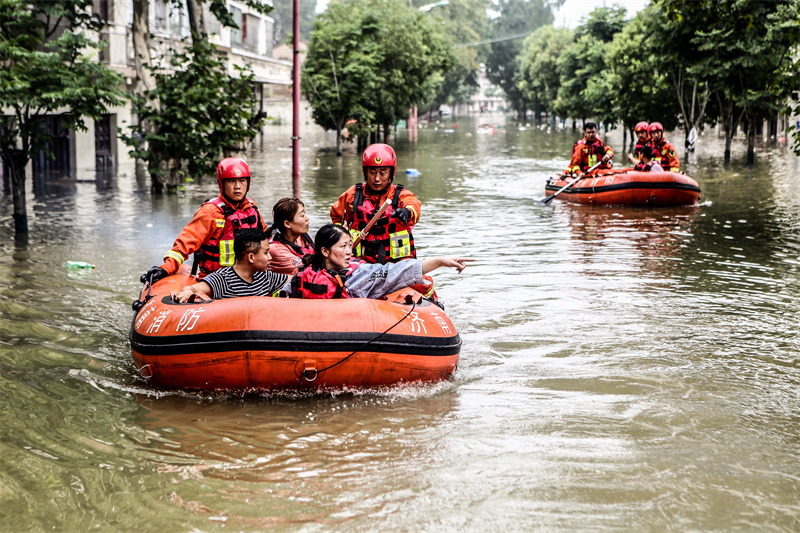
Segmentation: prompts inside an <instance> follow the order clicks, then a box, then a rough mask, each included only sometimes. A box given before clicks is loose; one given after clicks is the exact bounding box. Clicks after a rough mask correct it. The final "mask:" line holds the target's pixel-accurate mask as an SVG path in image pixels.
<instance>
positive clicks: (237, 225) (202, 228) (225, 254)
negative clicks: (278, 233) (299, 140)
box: [141, 157, 267, 283]
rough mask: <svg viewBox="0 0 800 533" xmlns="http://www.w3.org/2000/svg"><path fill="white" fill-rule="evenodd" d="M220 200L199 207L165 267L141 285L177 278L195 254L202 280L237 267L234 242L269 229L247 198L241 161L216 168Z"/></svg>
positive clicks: (247, 175)
mask: <svg viewBox="0 0 800 533" xmlns="http://www.w3.org/2000/svg"><path fill="white" fill-rule="evenodd" d="M217 183H218V184H219V196H218V197H216V198H214V199H213V200H209V201H207V202H205V203H204V204H203V205H201V206H200V209H198V210H197V212H196V213H195V214H194V217H193V218H192V220H191V221H190V222H189V223H188V224H187V225H186V227H185V228H183V231H181V233H180V235H178V238H177V239H175V244H173V245H172V249H171V250H170V251H168V252H167V253H166V254H165V255H164V263H163V264H162V265H161V266H160V267H159V266H154V267H152V268H151V269H150V270H148V271H147V272H146V273H144V274H142V277H141V282H142V283H144V282H145V281H150V283H155V282H156V281H158V280H159V279H161V278H164V277H166V276H169V275H171V274H174V273H175V272H177V271H178V268H179V267H180V266H181V264H183V262H184V261H186V259H188V258H189V256H190V255H192V254H195V253H196V255H195V258H194V269H195V270H197V269H199V275H198V277H199V278H203V277H204V276H205V275H207V274H210V273H211V272H214V271H216V270H219V268H220V266H230V265H232V264H233V263H234V260H235V256H234V251H233V238H234V235H235V233H236V232H238V231H239V230H240V229H245V228H258V229H260V230H262V231H263V230H266V229H267V226H266V223H265V222H264V220H263V219H262V217H261V215H260V214H259V212H258V209H257V208H256V204H255V203H254V202H253V201H252V200H251V199H250V198H248V197H247V191H249V190H250V167H248V166H247V163H245V162H244V161H243V160H242V159H240V158H238V157H228V158H226V159H223V160H222V161H220V162H219V165H217Z"/></svg>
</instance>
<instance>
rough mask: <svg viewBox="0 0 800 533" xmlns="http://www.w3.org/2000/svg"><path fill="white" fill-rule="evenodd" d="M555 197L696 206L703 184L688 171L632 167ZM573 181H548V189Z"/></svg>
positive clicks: (605, 173)
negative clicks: (637, 168)
mask: <svg viewBox="0 0 800 533" xmlns="http://www.w3.org/2000/svg"><path fill="white" fill-rule="evenodd" d="M600 172H601V173H599V174H593V175H591V176H589V177H587V178H582V179H579V180H578V182H577V183H576V184H575V185H573V186H572V187H570V188H569V189H566V190H565V191H564V192H562V193H561V194H559V195H558V196H556V198H555V199H556V200H557V199H561V200H564V201H565V202H573V203H578V204H612V205H641V206H645V205H647V206H667V205H694V204H696V203H697V201H698V200H699V199H700V186H699V185H697V182H696V181H695V180H693V179H692V178H690V177H689V176H686V175H685V174H677V173H675V172H638V171H635V170H633V169H620V170H610V171H600ZM568 183H570V182H569V181H565V180H564V177H563V176H556V177H554V178H551V179H550V180H548V182H547V185H546V186H545V190H546V191H548V192H550V193H551V194H552V193H555V192H556V191H558V190H559V189H561V188H562V187H563V186H565V185H567V184H568Z"/></svg>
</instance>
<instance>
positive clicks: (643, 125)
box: [633, 122, 658, 133]
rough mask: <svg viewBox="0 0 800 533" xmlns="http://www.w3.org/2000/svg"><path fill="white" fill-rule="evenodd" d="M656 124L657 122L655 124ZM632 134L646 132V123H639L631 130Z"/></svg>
mask: <svg viewBox="0 0 800 533" xmlns="http://www.w3.org/2000/svg"><path fill="white" fill-rule="evenodd" d="M655 124H658V122H655ZM633 131H634V133H639V132H640V131H647V122H640V123H638V124H637V125H636V127H635V128H633Z"/></svg>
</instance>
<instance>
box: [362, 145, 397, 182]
mask: <svg viewBox="0 0 800 533" xmlns="http://www.w3.org/2000/svg"><path fill="white" fill-rule="evenodd" d="M367 167H389V168H390V169H391V170H390V171H389V182H391V181H392V180H394V171H395V169H396V168H397V155H396V154H395V153H394V150H393V149H392V147H391V146H389V145H388V144H371V145H369V146H367V149H366V150H364V155H363V156H361V172H362V173H363V174H364V179H367Z"/></svg>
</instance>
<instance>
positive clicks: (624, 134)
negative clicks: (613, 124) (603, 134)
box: [622, 124, 628, 151]
mask: <svg viewBox="0 0 800 533" xmlns="http://www.w3.org/2000/svg"><path fill="white" fill-rule="evenodd" d="M626 146H628V128H626V127H625V124H623V125H622V150H623V151H624V150H625V147H626Z"/></svg>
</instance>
